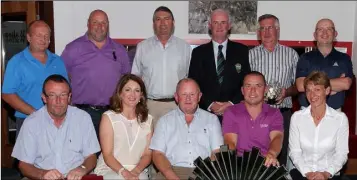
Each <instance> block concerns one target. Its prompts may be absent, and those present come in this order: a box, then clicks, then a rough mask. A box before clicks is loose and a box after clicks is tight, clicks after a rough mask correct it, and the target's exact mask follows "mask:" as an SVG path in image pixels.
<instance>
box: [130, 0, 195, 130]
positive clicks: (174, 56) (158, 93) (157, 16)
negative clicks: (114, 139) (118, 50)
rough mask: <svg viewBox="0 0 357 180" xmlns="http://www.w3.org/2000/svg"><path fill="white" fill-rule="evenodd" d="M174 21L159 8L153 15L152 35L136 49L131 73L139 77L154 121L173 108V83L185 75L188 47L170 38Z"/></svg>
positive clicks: (166, 9) (164, 8)
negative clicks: (142, 82) (145, 91)
mask: <svg viewBox="0 0 357 180" xmlns="http://www.w3.org/2000/svg"><path fill="white" fill-rule="evenodd" d="M174 24H175V18H174V16H173V14H172V12H171V10H170V9H169V8H167V7H165V6H160V7H158V8H157V9H156V10H155V11H154V15H153V28H154V32H155V35H154V36H153V37H150V38H149V39H146V40H144V41H142V42H140V43H139V44H138V45H137V49H136V54H135V58H134V62H133V67H132V71H131V72H132V73H133V74H136V75H138V76H140V77H141V78H142V79H143V81H144V83H145V86H146V89H147V94H148V102H147V105H148V108H149V114H151V115H152V116H153V123H154V127H155V124H156V122H157V120H158V119H159V118H160V117H161V116H162V115H164V114H166V113H167V112H168V111H170V110H172V109H174V108H176V107H177V105H176V103H175V99H174V93H175V86H176V84H177V82H178V81H179V80H181V79H183V78H185V77H187V74H188V68H189V65H190V58H191V47H190V45H189V44H187V43H186V42H185V41H184V40H182V39H179V38H177V37H175V36H174V35H173V33H174Z"/></svg>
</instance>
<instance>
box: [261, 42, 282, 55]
mask: <svg viewBox="0 0 357 180" xmlns="http://www.w3.org/2000/svg"><path fill="white" fill-rule="evenodd" d="M280 46H281V45H280V44H279V42H277V43H276V45H275V47H274V50H273V51H272V52H276V51H277V50H278V49H279V48H280ZM259 48H261V49H264V50H265V51H266V52H269V53H272V52H271V51H269V50H268V49H266V48H265V47H264V45H263V44H260V45H259Z"/></svg>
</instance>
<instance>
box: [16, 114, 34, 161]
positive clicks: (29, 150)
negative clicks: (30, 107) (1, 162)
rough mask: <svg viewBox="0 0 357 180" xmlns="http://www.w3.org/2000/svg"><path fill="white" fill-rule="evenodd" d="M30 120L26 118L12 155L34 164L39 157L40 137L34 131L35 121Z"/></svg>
mask: <svg viewBox="0 0 357 180" xmlns="http://www.w3.org/2000/svg"><path fill="white" fill-rule="evenodd" d="M30 118H31V117H30ZM29 121H30V119H29V118H26V119H25V121H24V123H23V125H22V127H21V129H20V133H19V135H18V137H17V139H16V143H15V146H14V149H13V151H12V154H11V156H12V157H14V158H16V159H18V160H20V161H23V162H26V163H28V164H34V162H35V159H36V157H37V147H38V144H37V143H38V142H37V140H38V137H36V134H35V132H34V131H33V130H34V127H31V124H33V123H30V122H29Z"/></svg>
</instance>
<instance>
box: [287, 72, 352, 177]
mask: <svg viewBox="0 0 357 180" xmlns="http://www.w3.org/2000/svg"><path fill="white" fill-rule="evenodd" d="M304 87H305V93H306V98H307V100H308V101H309V103H310V105H309V106H308V107H307V108H305V109H302V110H300V111H297V112H295V113H294V114H293V115H292V117H291V123H290V137H289V149H290V153H289V156H290V158H291V160H292V162H293V164H294V166H295V168H296V169H292V170H291V171H290V175H291V177H292V178H293V179H294V180H295V179H298V180H300V179H309V180H311V179H316V180H324V179H329V178H332V179H340V176H339V171H340V170H341V168H342V166H343V165H344V164H345V163H346V161H347V154H348V134H349V132H348V120H347V116H346V115H345V114H344V113H343V112H339V111H336V110H334V109H333V108H331V107H329V106H328V105H327V104H326V98H327V97H328V95H329V94H330V92H331V86H330V80H329V78H328V77H327V75H326V73H324V72H319V71H314V72H312V73H311V74H310V75H308V76H307V77H306V78H305V79H304Z"/></svg>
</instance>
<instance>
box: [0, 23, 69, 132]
mask: <svg viewBox="0 0 357 180" xmlns="http://www.w3.org/2000/svg"><path fill="white" fill-rule="evenodd" d="M27 29H28V32H27V34H26V38H27V41H28V42H29V46H28V47H26V48H25V49H24V50H23V51H21V52H19V53H18V54H15V55H14V56H13V57H12V58H11V59H10V60H9V62H8V64H7V66H6V70H5V75H4V84H3V87H2V99H3V100H4V101H5V102H7V103H8V104H9V105H10V106H11V107H12V108H14V109H15V110H16V112H15V117H16V137H17V135H18V132H20V128H21V126H22V123H23V122H24V120H25V118H26V117H27V116H28V115H30V114H31V113H33V112H34V111H36V110H38V109H40V108H41V107H42V106H43V105H44V104H43V102H42V99H41V92H42V89H41V88H42V84H43V82H44V80H45V79H46V78H47V77H48V76H50V75H52V74H60V75H62V76H64V77H65V78H66V79H68V77H67V71H66V68H65V65H64V63H63V61H62V59H61V58H60V57H59V56H57V55H56V54H53V53H52V52H50V51H49V50H48V46H49V44H50V37H51V29H50V27H49V26H48V24H47V23H46V22H44V21H42V20H36V21H33V22H31V23H30V24H29V25H28V28H27Z"/></svg>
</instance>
